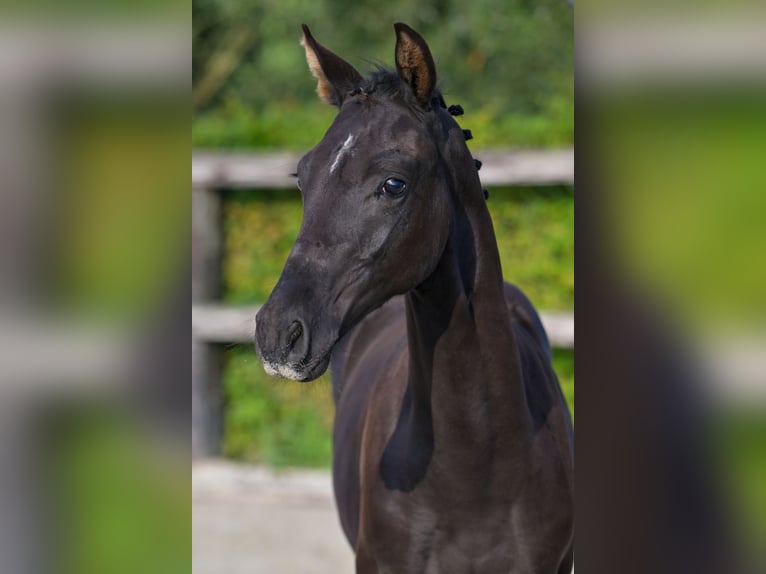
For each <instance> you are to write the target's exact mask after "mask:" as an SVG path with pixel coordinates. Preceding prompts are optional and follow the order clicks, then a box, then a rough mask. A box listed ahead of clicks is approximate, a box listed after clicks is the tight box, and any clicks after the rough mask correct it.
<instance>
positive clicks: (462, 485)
mask: <svg viewBox="0 0 766 574" xmlns="http://www.w3.org/2000/svg"><path fill="white" fill-rule="evenodd" d="M395 30H396V51H395V54H396V71H386V70H382V69H379V70H378V71H377V72H374V73H373V74H372V75H371V76H370V77H367V78H365V77H363V76H362V75H361V74H360V73H359V72H357V71H356V69H354V67H353V66H351V65H350V64H349V63H347V62H346V61H344V60H343V59H341V58H340V57H339V56H337V55H335V54H334V53H333V52H331V51H329V50H328V49H327V48H325V47H323V46H322V45H320V44H319V43H318V42H317V41H316V40H315V39H314V38H313V37H312V35H311V33H310V32H309V29H308V28H307V27H306V26H304V27H303V41H302V43H303V46H304V48H305V50H306V57H307V60H308V64H309V68H310V70H311V72H312V73H313V75H314V76H315V77H316V79H317V81H318V92H319V95H320V97H321V98H322V99H323V100H324V101H326V102H328V103H330V104H333V105H335V106H337V107H338V108H339V113H338V115H337V117H336V118H335V121H334V122H333V123H332V125H331V126H330V128H329V129H328V131H327V133H326V134H325V136H324V138H323V139H322V141H321V142H319V144H318V145H317V146H316V147H315V148H314V149H313V150H311V151H310V152H309V153H307V154H306V155H305V156H304V157H303V158H302V159H301V161H300V163H299V165H298V171H297V176H298V185H299V187H300V189H301V191H302V196H303V205H304V214H303V222H302V225H301V229H300V232H299V234H298V238H297V239H296V241H295V245H294V246H293V249H292V251H291V253H290V256H289V258H288V259H287V262H286V263H285V267H284V270H283V272H282V276H281V278H280V280H279V282H278V284H277V286H276V287H275V288H274V291H273V293H272V294H271V296H270V297H269V300H268V301H267V302H266V304H265V305H264V306H263V308H262V309H261V310H260V312H259V313H258V316H257V321H256V333H255V342H256V349H257V352H258V355H259V356H260V358H261V360H262V361H263V365H264V367H265V369H266V371H267V372H268V373H270V374H273V375H278V376H282V377H287V378H290V379H295V380H299V381H309V380H312V379H315V378H316V377H318V376H319V375H321V374H322V373H323V372H324V371H325V370H326V369H327V367H328V365H331V373H332V380H333V393H334V397H335V400H336V407H337V409H336V419H335V430H334V461H333V479H334V486H335V494H336V499H337V503H338V510H339V514H340V520H341V524H342V526H343V530H344V531H345V533H346V536H347V537H348V539H349V541H350V543H351V545H352V546H353V548H354V550H355V552H356V570H357V572H359V573H364V574H367V573H384V572H385V573H394V574H404V573H417V574H422V573H435V572H440V573H444V572H455V573H461V574H463V573H469V572H474V573H479V574H484V573H490V574H491V573H496V572H504V573H507V572H514V573H522V572H523V573H540V574H543V573H545V574H559V573H568V572H570V570H571V567H572V560H573V558H572V557H573V550H572V548H573V481H574V478H573V448H572V442H573V431H572V424H571V420H570V416H569V412H568V410H567V407H566V404H565V402H564V399H563V396H562V393H561V390H560V388H559V385H558V381H557V379H556V376H555V374H554V372H553V370H552V368H551V355H550V348H549V346H548V341H547V337H546V335H545V332H544V330H543V328H542V325H541V323H540V320H539V318H538V316H537V313H536V312H535V310H534V308H533V307H532V305H531V304H530V302H529V301H528V300H527V298H526V297H525V296H524V295H523V294H522V293H521V291H519V289H517V288H515V287H513V286H511V285H509V284H507V283H504V282H503V278H502V272H501V269H500V259H499V256H498V250H497V244H496V241H495V235H494V230H493V227H492V221H491V219H490V215H489V212H488V210H487V206H486V204H485V197H484V193H483V190H482V187H481V183H480V181H479V176H478V172H477V165H476V164H475V163H474V160H473V158H472V157H471V154H470V152H469V151H468V148H467V146H466V144H465V139H466V136H465V134H464V132H463V130H462V129H461V128H460V127H459V126H458V124H457V123H456V122H455V121H454V120H453V118H452V116H451V114H450V111H449V110H448V109H446V107H445V105H444V100H443V98H442V97H441V95H440V93H439V92H438V90H437V88H436V71H435V66H434V62H433V59H432V57H431V53H430V51H429V48H428V46H427V45H426V43H425V41H424V40H423V38H422V37H421V36H420V35H419V34H418V33H417V32H415V31H414V30H412V29H411V28H409V27H408V26H406V25H404V24H396V25H395Z"/></svg>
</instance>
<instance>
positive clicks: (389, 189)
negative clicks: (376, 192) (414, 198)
mask: <svg viewBox="0 0 766 574" xmlns="http://www.w3.org/2000/svg"><path fill="white" fill-rule="evenodd" d="M406 187H407V184H406V183H404V182H403V181H402V180H401V179H396V178H395V177H389V178H388V179H387V180H386V181H385V183H383V193H385V194H386V195H388V196H391V197H399V196H400V195H402V194H403V193H404V190H405V188H406Z"/></svg>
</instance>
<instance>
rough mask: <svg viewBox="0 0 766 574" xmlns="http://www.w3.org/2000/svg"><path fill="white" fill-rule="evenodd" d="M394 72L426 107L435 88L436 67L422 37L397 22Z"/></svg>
mask: <svg viewBox="0 0 766 574" xmlns="http://www.w3.org/2000/svg"><path fill="white" fill-rule="evenodd" d="M394 30H396V70H397V72H399V76H400V77H401V78H402V79H403V80H404V81H405V82H407V83H408V84H409V85H410V86H412V90H413V91H414V92H415V97H417V99H418V101H419V102H420V103H421V104H422V105H424V106H426V105H428V104H429V103H430V101H431V96H432V95H433V91H434V88H435V87H436V66H435V65H434V59H433V58H432V57H431V50H429V49H428V44H426V41H425V40H424V39H423V37H422V36H421V35H420V34H418V33H417V32H415V30H413V29H412V28H410V27H409V26H407V24H402V23H401V22H397V23H396V24H394Z"/></svg>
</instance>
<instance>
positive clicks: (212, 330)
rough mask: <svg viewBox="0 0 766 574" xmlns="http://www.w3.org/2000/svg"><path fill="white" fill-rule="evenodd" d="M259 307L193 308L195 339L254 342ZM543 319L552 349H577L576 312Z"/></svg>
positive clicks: (546, 313) (223, 306) (216, 306)
mask: <svg viewBox="0 0 766 574" xmlns="http://www.w3.org/2000/svg"><path fill="white" fill-rule="evenodd" d="M259 308H260V306H258V305H247V306H241V307H234V306H227V305H222V304H210V305H193V306H192V336H193V337H194V338H195V339H197V340H199V341H206V342H208V343H252V341H253V332H254V330H255V314H256V313H257V312H258V309H259ZM540 318H541V319H542V321H543V326H544V327H545V331H546V332H547V333H548V339H549V340H550V343H551V346H552V347H555V348H558V349H573V348H574V315H573V314H572V313H555V312H543V313H540Z"/></svg>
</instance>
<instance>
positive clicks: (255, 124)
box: [192, 0, 574, 148]
mask: <svg viewBox="0 0 766 574" xmlns="http://www.w3.org/2000/svg"><path fill="white" fill-rule="evenodd" d="M192 6H193V14H194V24H193V30H192V32H193V42H192V54H193V58H192V73H193V89H194V97H195V121H194V123H193V127H192V141H193V143H194V145H197V146H207V147H227V146H246V147H274V146H280V147H291V148H307V147H310V145H313V144H314V143H316V141H318V140H319V137H320V136H321V134H322V132H323V131H324V129H323V127H322V126H326V125H327V124H328V123H329V122H327V118H328V117H331V116H332V113H333V112H332V110H331V109H330V108H329V107H327V106H324V105H323V104H321V103H319V101H318V100H317V97H316V94H315V87H316V82H315V80H314V79H313V78H312V77H311V75H310V74H309V72H308V70H307V67H306V62H305V57H304V53H303V50H302V48H301V47H300V46H299V45H298V40H299V38H300V34H301V32H300V24H301V23H303V22H305V23H307V24H309V25H310V26H311V28H312V31H313V32H314V33H315V35H316V37H317V38H318V39H319V40H320V42H322V43H323V44H325V45H326V46H327V47H329V48H330V49H332V50H333V51H335V52H337V53H338V54H340V55H341V56H343V57H344V58H346V59H347V60H349V61H350V63H351V64H353V65H354V66H356V67H357V68H358V69H359V70H360V71H362V72H366V71H368V70H370V69H372V68H374V65H375V64H376V63H382V64H383V65H386V66H393V52H394V33H393V26H392V25H393V23H394V22H396V21H404V22H407V23H409V24H410V25H411V26H413V27H414V28H415V29H416V30H418V31H419V32H420V33H421V34H423V35H424V36H425V38H426V39H427V41H428V43H429V45H430V47H431V50H432V52H433V54H434V58H435V60H436V64H437V73H438V77H439V85H440V88H441V89H442V91H443V92H444V94H445V97H446V99H447V101H448V103H454V102H457V103H460V104H462V105H463V106H464V107H465V108H466V110H467V111H468V112H469V113H470V114H476V115H472V116H471V122H472V124H473V123H475V124H476V125H471V126H470V127H471V129H473V130H474V131H475V133H477V135H478V134H481V135H482V137H483V138H485V139H484V140H479V145H493V146H495V145H497V146H501V145H502V146H509V145H517V146H547V145H566V144H571V143H572V140H573V134H574V116H573V113H572V110H573V102H574V82H573V70H572V68H573V67H572V62H573V13H572V9H571V6H569V4H568V3H567V2H564V1H563V0H537V1H535V2H530V1H528V0H511V1H507V0H502V1H501V0H475V1H474V2H473V3H472V5H471V9H470V10H466V9H465V5H464V3H462V2H458V1H457V0H424V1H421V2H415V3H413V2H409V1H405V0H389V1H388V2H386V3H383V4H382V3H380V2H373V1H372V0H354V1H353V2H352V1H350V0H318V1H314V2H309V1H308V0H285V1H283V2H279V3H278V4H274V3H272V2H268V1H266V0H194V1H193V4H192ZM339 23H342V25H339Z"/></svg>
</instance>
